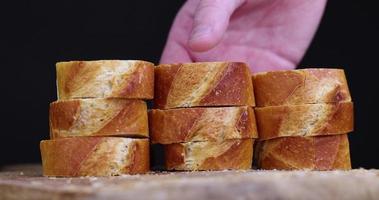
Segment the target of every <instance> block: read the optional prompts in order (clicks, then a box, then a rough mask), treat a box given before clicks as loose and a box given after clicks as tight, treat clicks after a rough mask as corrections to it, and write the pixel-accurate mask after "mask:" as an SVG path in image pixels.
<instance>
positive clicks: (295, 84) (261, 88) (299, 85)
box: [253, 69, 351, 107]
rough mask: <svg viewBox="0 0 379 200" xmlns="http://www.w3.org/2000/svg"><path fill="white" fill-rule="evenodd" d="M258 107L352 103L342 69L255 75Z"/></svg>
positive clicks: (301, 70)
mask: <svg viewBox="0 0 379 200" xmlns="http://www.w3.org/2000/svg"><path fill="white" fill-rule="evenodd" d="M253 83H254V92H255V98H256V103H257V106H259V107H263V106H277V105H298V104H309V103H335V102H346V101H351V97H350V92H349V87H348V84H347V81H346V77H345V72H344V71H343V70H342V69H300V70H283V71H273V72H264V73H258V74H255V75H254V76H253Z"/></svg>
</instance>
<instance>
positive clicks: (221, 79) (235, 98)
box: [154, 62, 255, 109]
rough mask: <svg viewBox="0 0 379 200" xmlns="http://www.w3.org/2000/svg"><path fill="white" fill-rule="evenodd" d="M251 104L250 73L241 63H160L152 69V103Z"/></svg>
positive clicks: (165, 106) (159, 105)
mask: <svg viewBox="0 0 379 200" xmlns="http://www.w3.org/2000/svg"><path fill="white" fill-rule="evenodd" d="M245 105H247V106H254V105H255V103H254V95H253V85H252V81H251V73H250V70H249V68H248V67H247V65H246V64H244V63H237V62H204V63H186V64H162V65H159V66H158V67H156V68H155V98H154V106H155V108H158V109H168V108H181V107H197V106H245Z"/></svg>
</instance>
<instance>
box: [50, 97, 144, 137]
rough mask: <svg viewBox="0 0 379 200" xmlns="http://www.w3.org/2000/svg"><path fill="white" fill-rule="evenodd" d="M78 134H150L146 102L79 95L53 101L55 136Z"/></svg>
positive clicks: (51, 107)
mask: <svg viewBox="0 0 379 200" xmlns="http://www.w3.org/2000/svg"><path fill="white" fill-rule="evenodd" d="M75 136H129V137H149V130H148V119H147V106H146V103H145V102H144V101H141V100H127V99H75V100H63V101H56V102H53V103H51V104H50V137H51V139H55V138H62V137H75Z"/></svg>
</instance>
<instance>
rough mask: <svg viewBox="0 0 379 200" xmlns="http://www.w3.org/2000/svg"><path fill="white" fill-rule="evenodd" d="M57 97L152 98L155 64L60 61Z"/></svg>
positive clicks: (111, 61) (113, 61) (144, 62)
mask: <svg viewBox="0 0 379 200" xmlns="http://www.w3.org/2000/svg"><path fill="white" fill-rule="evenodd" d="M56 69H57V88H58V99H77V98H109V97H114V98H128V99H152V98H153V95H154V64H153V63H150V62H146V61H136V60H98V61H71V62H59V63H57V64H56Z"/></svg>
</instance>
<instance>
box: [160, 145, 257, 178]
mask: <svg viewBox="0 0 379 200" xmlns="http://www.w3.org/2000/svg"><path fill="white" fill-rule="evenodd" d="M253 143H254V139H235V140H224V141H221V142H209V141H206V142H187V143H176V144H167V145H164V150H165V156H166V158H165V162H166V168H167V169H168V170H189V171H193V170H225V169H250V168H251V165H252V158H253Z"/></svg>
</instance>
